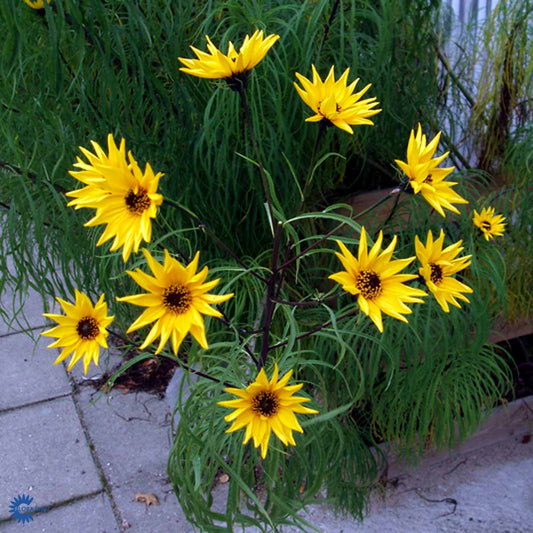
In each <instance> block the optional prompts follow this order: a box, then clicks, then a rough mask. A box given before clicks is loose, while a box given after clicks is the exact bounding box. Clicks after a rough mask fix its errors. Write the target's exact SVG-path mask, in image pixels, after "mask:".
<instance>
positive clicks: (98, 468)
mask: <svg viewBox="0 0 533 533" xmlns="http://www.w3.org/2000/svg"><path fill="white" fill-rule="evenodd" d="M63 368H64V369H65V372H66V373H67V378H68V380H69V382H70V386H71V388H72V401H73V402H74V408H75V409H76V414H77V415H78V418H79V420H80V424H81V427H82V429H83V434H84V436H85V440H86V441H87V444H88V446H89V451H90V453H91V457H92V460H93V463H94V466H95V468H96V471H97V472H98V477H99V478H100V482H101V483H102V485H103V490H104V492H105V493H106V494H107V497H108V498H109V503H110V505H111V510H112V511H113V516H114V517H115V520H116V521H117V525H118V530H119V531H124V526H123V523H124V521H123V519H122V516H121V514H120V511H119V509H118V505H117V504H116V502H115V499H114V498H113V494H112V491H111V484H110V483H109V481H108V479H107V477H106V475H105V472H104V468H103V467H102V463H101V461H100V458H99V457H98V454H97V453H96V446H95V445H94V443H93V441H92V438H91V435H90V433H89V429H88V427H87V425H86V424H85V419H84V416H83V411H82V408H81V406H80V403H79V401H78V398H77V393H78V388H79V387H78V384H77V383H76V380H75V379H74V377H72V376H71V375H70V374H69V373H68V372H67V370H66V367H65V363H63Z"/></svg>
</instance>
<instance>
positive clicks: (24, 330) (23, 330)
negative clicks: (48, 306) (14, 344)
mask: <svg viewBox="0 0 533 533" xmlns="http://www.w3.org/2000/svg"><path fill="white" fill-rule="evenodd" d="M47 327H49V325H48V324H41V325H40V326H31V327H29V328H24V329H18V330H16V331H8V332H7V333H2V334H0V339H2V338H3V337H11V336H13V335H18V334H19V333H28V331H35V330H36V329H44V328H47Z"/></svg>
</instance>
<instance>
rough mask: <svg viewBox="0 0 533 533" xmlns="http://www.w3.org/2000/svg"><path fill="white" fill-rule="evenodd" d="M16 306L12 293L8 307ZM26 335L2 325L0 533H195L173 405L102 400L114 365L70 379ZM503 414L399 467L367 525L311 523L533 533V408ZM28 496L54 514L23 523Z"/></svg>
mask: <svg viewBox="0 0 533 533" xmlns="http://www.w3.org/2000/svg"><path fill="white" fill-rule="evenodd" d="M9 303H10V302H9V295H2V305H4V306H9ZM6 308H8V307H4V309H6ZM25 316H26V319H27V324H26V325H25V327H31V328H34V329H32V330H31V333H32V334H33V335H34V336H35V337H36V338H37V337H38V334H39V332H40V331H41V330H42V328H43V326H44V322H45V321H44V319H43V317H42V316H41V308H40V302H39V301H38V299H37V298H36V296H35V295H31V294H30V297H29V299H28V301H27V302H26V306H25ZM20 329H21V326H20V325H13V326H12V328H11V329H8V327H7V325H6V324H3V323H0V358H1V368H2V385H1V389H0V390H1V392H0V428H1V431H0V449H1V450H2V467H1V469H0V472H1V474H0V531H2V532H4V531H5V532H9V533H20V532H21V531H30V532H33V531H40V532H41V531H47V532H53V533H72V532H74V533H78V532H80V533H93V532H94V533H102V532H106V533H110V532H112V531H113V532H119V531H128V532H132V533H152V532H153V533H155V532H157V533H166V532H178V533H189V532H192V531H193V528H192V526H191V525H190V524H188V523H187V522H186V520H185V518H184V516H183V514H182V512H181V509H180V507H179V504H178V502H177V500H176V497H175V496H174V493H173V491H172V488H171V485H170V483H169V481H168V478H167V475H166V461H167V456H168V452H169V449H170V445H171V433H170V412H171V408H170V406H169V405H168V404H167V402H166V401H165V400H162V399H160V398H159V397H157V396H155V395H149V394H144V393H142V394H141V393H137V394H134V393H129V394H123V392H122V391H121V390H114V391H112V392H111V393H110V395H109V396H107V397H106V396H104V397H102V398H100V399H99V400H98V401H96V402H95V403H94V400H95V399H96V397H97V392H96V391H95V389H94V388H93V387H92V386H90V384H89V381H90V378H91V376H96V375H99V374H100V373H101V372H103V371H104V370H105V366H104V367H101V368H100V369H95V368H91V374H90V375H89V376H88V377H87V378H85V377H84V376H83V374H82V371H81V370H82V369H81V366H82V365H81V363H79V364H78V365H77V366H76V367H75V368H74V369H73V371H72V372H71V373H70V374H67V372H66V370H65V367H64V366H63V365H57V366H54V365H53V364H52V363H53V361H54V359H55V357H56V356H57V351H56V350H50V349H47V348H46V345H47V344H48V343H49V342H51V339H49V338H41V339H39V340H38V342H37V344H36V345H35V343H34V341H33V340H32V339H31V338H30V337H29V336H28V333H24V332H21V331H20ZM102 359H103V360H104V361H105V357H103V358H102ZM498 413H499V414H498V415H497V416H496V417H492V418H491V420H490V421H489V423H488V424H487V425H486V426H485V427H484V429H482V430H481V431H480V432H478V433H477V435H476V436H475V437H474V438H473V439H471V440H470V441H468V442H467V443H465V445H463V447H462V448H461V449H459V450H458V451H456V452H454V453H453V454H445V455H441V456H439V457H433V458H428V460H426V461H425V462H424V465H422V466H421V467H420V468H418V469H417V470H415V471H413V472H411V473H409V474H405V473H403V469H402V467H395V469H396V472H392V471H391V472H390V475H391V477H394V476H395V475H397V476H398V483H396V485H395V486H390V488H388V489H387V499H386V500H385V502H383V501H382V500H381V499H379V498H377V497H376V498H375V500H374V502H373V504H372V509H371V511H370V513H369V515H368V517H367V520H366V521H365V522H364V523H363V524H359V523H357V522H355V521H353V520H351V519H344V518H342V517H338V518H336V517H335V516H334V514H333V513H332V512H331V511H330V510H328V509H326V508H325V507H322V506H315V507H313V508H311V509H310V510H309V513H308V514H307V518H308V520H309V521H310V522H311V523H312V524H314V525H315V526H316V527H317V528H318V530H319V531H323V532H324V533H329V532H344V533H351V532H358V531H361V532H370V533H373V532H376V533H377V532H380V533H381V532H385V533H386V532H391V533H396V532H398V533H404V532H405V533H411V532H421V533H431V532H444V531H449V532H463V531H464V532H482V531H483V532H484V533H485V532H488V533H491V532H492V533H503V532H508V533H511V532H512V533H524V532H528V531H530V532H533V482H532V481H531V480H532V479H533V477H532V474H533V443H529V442H528V438H527V436H528V435H530V434H531V432H532V431H533V427H532V424H533V416H532V414H533V402H531V401H528V402H525V401H520V402H517V403H516V404H515V405H513V406H512V407H511V408H508V409H501V408H500V410H499V411H498ZM215 490H221V489H219V488H217V489H215ZM222 490H224V489H222ZM137 493H144V494H146V493H153V494H155V495H156V496H157V498H158V500H159V503H160V505H150V506H147V505H146V504H145V503H142V502H139V501H136V499H135V495H136V494H137ZM19 495H28V496H30V497H33V501H32V502H31V504H30V505H31V506H32V507H39V508H45V511H44V512H41V513H35V514H34V515H33V521H32V522H29V523H19V522H17V520H15V519H14V518H11V517H10V510H9V506H10V502H11V501H13V499H14V498H15V497H17V496H19ZM218 496H219V498H217V495H216V494H215V499H220V497H221V496H222V494H219V495H218ZM284 531H291V532H292V531H295V530H294V529H292V528H287V529H285V530H284Z"/></svg>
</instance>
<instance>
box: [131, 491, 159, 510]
mask: <svg viewBox="0 0 533 533" xmlns="http://www.w3.org/2000/svg"><path fill="white" fill-rule="evenodd" d="M135 501H136V502H141V503H145V504H146V507H149V506H150V505H159V500H158V499H157V496H156V495H155V494H154V493H153V492H147V493H146V494H145V493H143V492H137V493H136V494H135Z"/></svg>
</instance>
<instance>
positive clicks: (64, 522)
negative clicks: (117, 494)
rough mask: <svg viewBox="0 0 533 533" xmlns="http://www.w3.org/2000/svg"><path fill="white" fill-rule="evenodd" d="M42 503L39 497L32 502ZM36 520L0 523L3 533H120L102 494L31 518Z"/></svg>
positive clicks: (35, 503) (105, 497)
mask: <svg viewBox="0 0 533 533" xmlns="http://www.w3.org/2000/svg"><path fill="white" fill-rule="evenodd" d="M31 505H32V506H33V505H35V506H36V507H40V506H41V504H40V502H39V501H37V498H35V500H34V501H33V502H32V503H31ZM32 518H33V521H31V522H25V523H24V524H22V523H19V522H17V520H15V519H11V520H9V521H7V522H3V523H0V531H2V533H37V532H39V533H42V532H49V533H77V532H80V533H81V532H83V533H93V532H94V533H112V532H119V531H121V528H119V527H118V524H117V521H116V519H115V516H114V515H113V511H112V509H111V504H110V503H109V498H108V497H107V495H106V494H105V493H104V492H102V493H100V494H97V495H96V496H92V497H88V498H83V499H81V500H77V501H74V502H71V503H69V504H67V505H63V506H60V507H56V508H52V509H50V510H48V511H46V512H43V513H36V514H33V516H32Z"/></svg>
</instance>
